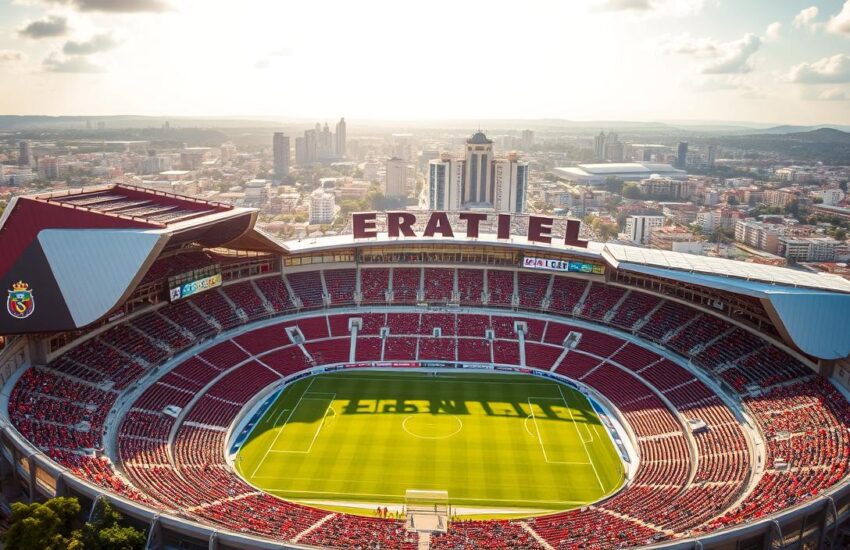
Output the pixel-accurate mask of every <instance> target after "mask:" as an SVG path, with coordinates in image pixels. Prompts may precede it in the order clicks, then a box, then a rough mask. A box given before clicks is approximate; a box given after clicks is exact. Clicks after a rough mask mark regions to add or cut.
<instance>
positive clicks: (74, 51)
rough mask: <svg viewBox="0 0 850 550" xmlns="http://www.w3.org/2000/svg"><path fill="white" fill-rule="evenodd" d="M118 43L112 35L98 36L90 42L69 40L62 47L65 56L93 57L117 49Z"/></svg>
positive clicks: (102, 34) (89, 40) (90, 39)
mask: <svg viewBox="0 0 850 550" xmlns="http://www.w3.org/2000/svg"><path fill="white" fill-rule="evenodd" d="M117 46H118V41H117V40H116V39H115V37H114V36H112V34H111V33H101V34H96V35H94V36H92V37H91V38H89V39H88V40H82V41H75V40H68V41H67V42H65V45H64V46H63V47H62V53H64V54H65V55H92V54H96V53H100V52H105V51H109V50H112V49H115V48H116V47H117Z"/></svg>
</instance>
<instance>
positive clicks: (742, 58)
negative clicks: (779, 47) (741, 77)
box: [702, 33, 761, 74]
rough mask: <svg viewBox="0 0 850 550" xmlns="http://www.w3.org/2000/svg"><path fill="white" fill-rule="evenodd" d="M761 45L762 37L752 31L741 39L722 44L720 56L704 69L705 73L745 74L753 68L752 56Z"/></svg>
mask: <svg viewBox="0 0 850 550" xmlns="http://www.w3.org/2000/svg"><path fill="white" fill-rule="evenodd" d="M760 47H761V38H759V37H758V36H756V35H754V34H752V33H750V34H747V35H745V36H744V37H743V38H741V39H740V40H734V41H732V42H725V43H723V44H720V47H719V50H720V52H721V54H720V56H719V58H718V59H717V60H716V61H714V62H713V63H710V64H709V65H707V66H706V67H704V68H703V69H702V72H703V73H704V74H743V73H748V72H750V71H752V70H753V64H752V60H751V57H752V56H753V54H754V53H756V52H757V51H758V50H759V48H760Z"/></svg>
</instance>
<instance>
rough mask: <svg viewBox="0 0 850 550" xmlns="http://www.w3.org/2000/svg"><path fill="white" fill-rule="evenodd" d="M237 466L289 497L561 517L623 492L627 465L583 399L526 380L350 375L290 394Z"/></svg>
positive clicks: (319, 380)
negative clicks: (423, 502) (442, 503)
mask: <svg viewBox="0 0 850 550" xmlns="http://www.w3.org/2000/svg"><path fill="white" fill-rule="evenodd" d="M235 466H236V468H237V470H238V471H239V473H240V474H241V475H242V476H243V477H244V478H245V479H246V480H248V481H249V482H250V483H251V484H253V485H254V486H256V487H258V488H260V489H262V490H264V491H266V492H268V493H270V494H274V495H277V496H280V497H283V498H286V499H290V500H296V501H307V500H321V501H345V502H352V501H356V502H372V503H374V502H384V503H402V502H404V498H405V492H406V491H407V490H409V489H417V490H429V491H447V492H448V495H449V501H450V502H451V504H453V505H454V506H466V507H494V508H502V509H509V508H535V509H541V510H563V509H567V508H574V507H578V506H583V505H586V504H588V503H590V502H593V501H596V500H598V499H600V498H602V497H603V496H605V495H608V494H610V493H612V492H614V491H615V490H616V489H617V488H619V487H620V485H621V484H622V482H623V477H624V473H623V466H622V462H621V460H620V457H619V455H618V453H617V450H616V449H615V447H614V444H613V443H612V441H611V438H610V437H609V435H608V433H607V431H606V428H605V427H604V426H603V425H602V423H601V421H600V420H599V417H598V416H597V415H596V413H595V412H594V410H593V408H592V407H591V406H590V403H588V401H587V399H586V398H585V397H584V396H583V395H582V394H581V393H579V392H577V391H575V390H573V389H571V388H569V387H566V386H563V385H561V384H558V383H556V382H553V381H550V380H545V379H542V378H538V377H534V376H529V375H496V374H492V373H489V374H461V373H440V374H439V375H437V376H434V375H429V374H428V373H421V372H404V373H397V372H386V371H343V372H339V373H333V374H324V375H320V376H316V377H311V378H307V379H304V380H300V381H298V382H296V383H294V384H292V385H291V386H289V387H287V388H286V389H285V390H284V391H283V393H281V395H280V396H279V397H278V398H277V400H276V402H275V403H274V404H273V405H272V406H271V407H269V409H268V411H266V413H265V415H264V416H263V418H262V419H261V420H260V421H259V422H258V423H257V426H256V427H255V428H254V430H253V432H252V433H251V435H250V436H249V437H248V439H247V440H246V442H245V444H244V445H243V446H242V448H241V450H240V451H239V453H238V455H237V457H236V461H235Z"/></svg>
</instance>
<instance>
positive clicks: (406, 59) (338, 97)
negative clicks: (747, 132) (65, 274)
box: [0, 0, 850, 124]
mask: <svg viewBox="0 0 850 550" xmlns="http://www.w3.org/2000/svg"><path fill="white" fill-rule="evenodd" d="M0 83H1V84H2V85H0V114H30V115H38V114H46V115H83V116H95V115H119V114H121V115H126V114H136V115H155V116H259V115H262V116H273V117H280V119H281V120H286V119H287V117H289V118H293V119H295V118H297V119H310V118H317V119H324V118H338V117H340V116H345V117H346V118H347V119H348V120H357V119H363V120H366V119H368V120H428V119H433V120H441V119H442V120H445V119H458V118H459V119H475V118H479V119H481V118H486V119H536V118H563V119H569V120H579V121H580V120H594V121H595V120H635V121H655V120H666V121H670V120H700V121H752V122H762V123H777V124H830V123H832V124H850V0H847V1H844V0H807V1H796V0H517V1H514V2H504V1H501V0H488V1H487V2H464V1H458V0H452V1H446V0H428V1H413V0H406V1H398V0H394V1H382V0H359V1H356V2H353V1H350V0H340V1H329V0H324V1H323V0H310V1H302V2H289V1H286V0H238V1H231V0H227V1H225V0H0Z"/></svg>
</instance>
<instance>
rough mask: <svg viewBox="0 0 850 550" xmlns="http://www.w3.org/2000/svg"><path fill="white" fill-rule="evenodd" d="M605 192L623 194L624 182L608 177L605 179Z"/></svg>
mask: <svg viewBox="0 0 850 550" xmlns="http://www.w3.org/2000/svg"><path fill="white" fill-rule="evenodd" d="M605 190H606V191H608V192H609V193H614V194H617V195H619V194H620V193H622V192H623V181H622V180H621V179H620V178H615V177H613V176H608V177H607V178H605Z"/></svg>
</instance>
